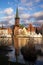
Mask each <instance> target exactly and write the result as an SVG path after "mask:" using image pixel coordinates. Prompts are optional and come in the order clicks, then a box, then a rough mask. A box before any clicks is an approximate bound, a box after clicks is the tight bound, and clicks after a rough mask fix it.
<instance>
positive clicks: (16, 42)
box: [0, 37, 43, 63]
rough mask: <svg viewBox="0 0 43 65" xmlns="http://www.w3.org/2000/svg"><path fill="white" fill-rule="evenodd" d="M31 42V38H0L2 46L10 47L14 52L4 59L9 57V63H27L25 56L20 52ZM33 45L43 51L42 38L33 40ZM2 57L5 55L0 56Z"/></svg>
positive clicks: (7, 54)
mask: <svg viewBox="0 0 43 65" xmlns="http://www.w3.org/2000/svg"><path fill="white" fill-rule="evenodd" d="M29 40H30V38H17V37H13V38H0V45H7V46H10V47H11V49H12V50H13V51H11V52H8V53H6V54H4V57H6V56H7V60H9V61H13V62H20V63H25V61H24V59H23V56H22V54H21V52H20V49H21V48H22V47H23V46H25V45H26V44H27V42H28V41H29ZM32 43H34V44H35V46H36V47H37V48H41V49H43V46H42V45H43V44H42V45H41V43H42V38H32ZM5 52H6V51H5ZM0 57H1V58H2V57H3V53H2V56H1V55H0ZM4 57H3V58H4ZM1 58H0V59H1ZM5 62H6V61H5Z"/></svg>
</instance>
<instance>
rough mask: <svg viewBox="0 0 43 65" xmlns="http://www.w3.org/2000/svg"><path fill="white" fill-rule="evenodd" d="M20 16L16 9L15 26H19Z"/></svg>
mask: <svg viewBox="0 0 43 65" xmlns="http://www.w3.org/2000/svg"><path fill="white" fill-rule="evenodd" d="M19 19H20V18H19V15H18V8H17V9H16V17H15V25H19Z"/></svg>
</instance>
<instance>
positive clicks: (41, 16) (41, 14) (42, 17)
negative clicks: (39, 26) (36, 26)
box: [32, 11, 43, 20]
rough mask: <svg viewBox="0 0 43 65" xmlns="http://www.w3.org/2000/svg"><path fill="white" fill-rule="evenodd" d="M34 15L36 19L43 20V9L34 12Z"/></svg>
mask: <svg viewBox="0 0 43 65" xmlns="http://www.w3.org/2000/svg"><path fill="white" fill-rule="evenodd" d="M32 17H33V18H35V19H36V20H43V11H41V12H36V13H34V14H33V15H32Z"/></svg>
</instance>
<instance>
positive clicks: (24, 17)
mask: <svg viewBox="0 0 43 65" xmlns="http://www.w3.org/2000/svg"><path fill="white" fill-rule="evenodd" d="M29 17H30V15H29V14H27V13H24V14H21V16H20V18H22V19H28V18H29Z"/></svg>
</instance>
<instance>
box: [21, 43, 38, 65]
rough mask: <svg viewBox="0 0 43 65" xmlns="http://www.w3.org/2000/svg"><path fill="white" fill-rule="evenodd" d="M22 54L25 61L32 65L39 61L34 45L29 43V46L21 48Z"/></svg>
mask: <svg viewBox="0 0 43 65" xmlns="http://www.w3.org/2000/svg"><path fill="white" fill-rule="evenodd" d="M21 53H22V55H23V58H24V60H25V61H28V62H29V63H30V65H31V64H32V65H34V63H35V61H36V59H37V52H36V49H35V46H34V44H33V43H31V42H28V44H27V45H26V46H24V47H22V48H21Z"/></svg>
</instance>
